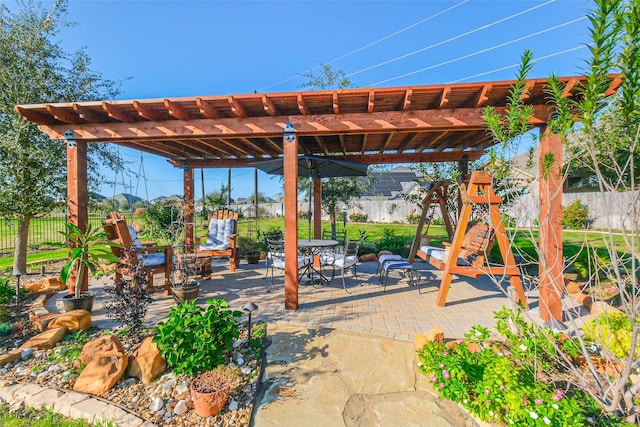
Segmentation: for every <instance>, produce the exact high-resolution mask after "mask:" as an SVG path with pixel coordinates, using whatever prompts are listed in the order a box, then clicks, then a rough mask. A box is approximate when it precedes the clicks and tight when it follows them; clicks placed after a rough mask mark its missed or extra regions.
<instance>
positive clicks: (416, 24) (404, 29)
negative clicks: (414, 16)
mask: <svg viewBox="0 0 640 427" xmlns="http://www.w3.org/2000/svg"><path fill="white" fill-rule="evenodd" d="M468 1H469V0H463V1H461V2H460V3H457V4H455V5H453V6H451V7H449V8H447V9H444V10H441V11H440V12H438V13H436V14H434V15H431V16H429V17H427V18H424V19H422V20H420V21H418V22H416V23H413V24H411V25H409V26H407V27H404V28H402V29H400V30H398V31H396V32H393V33H391V34H389V35H387V36H384V37H382V38H381V39H378V40H376V41H373V42H371V43H369V44H366V45H364V46H362V47H359V48H357V49H354V50H352V51H351V52H348V53H345V54H344V55H340V56H338V57H337V58H334V59H332V60H330V61H327V62H325V63H323V65H329V64H332V63H334V62H336V61H339V60H341V59H344V58H347V57H349V56H351V55H353V54H356V53H358V52H361V51H363V50H365V49H368V48H370V47H371V46H375V45H376V44H378V43H381V42H383V41H385V40H387V39H390V38H391V37H395V36H397V35H398V34H401V33H403V32H405V31H408V30H410V29H412V28H414V27H417V26H418V25H421V24H424V23H425V22H427V21H430V20H432V19H433V18H437V17H438V16H440V15H443V14H445V13H447V12H449V11H451V10H453V9H455V8H457V7H459V6H462V5H463V4H465V3H467V2H468ZM320 67H322V65H317V66H315V67H313V68H310V69H309V70H308V71H314V70H317V69H318V68H320ZM298 77H300V73H297V74H295V75H293V76H291V77H287V78H286V79H284V80H280V81H278V82H276V83H272V84H270V85H269V86H265V87H263V88H260V89H258V92H262V91H264V90H267V89H270V88H272V87H274V86H279V85H281V84H282V83H286V82H288V81H291V80H293V79H295V78H298Z"/></svg>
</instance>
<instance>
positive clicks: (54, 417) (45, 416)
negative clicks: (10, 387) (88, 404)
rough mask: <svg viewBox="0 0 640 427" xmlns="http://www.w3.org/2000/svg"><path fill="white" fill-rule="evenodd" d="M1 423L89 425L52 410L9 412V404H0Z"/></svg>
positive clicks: (45, 426)
mask: <svg viewBox="0 0 640 427" xmlns="http://www.w3.org/2000/svg"><path fill="white" fill-rule="evenodd" d="M0 414H1V415H0V425H1V426H3V427H54V426H55V427H88V426H91V424H89V423H88V422H87V421H86V420H82V419H78V420H74V419H71V418H65V417H63V416H62V415H60V414H56V413H54V412H52V411H51V410H48V409H44V410H35V409H30V408H27V409H19V410H18V411H16V412H14V413H9V405H7V404H6V403H3V404H0ZM94 425H96V426H103V427H108V426H113V425H114V424H113V423H99V424H94Z"/></svg>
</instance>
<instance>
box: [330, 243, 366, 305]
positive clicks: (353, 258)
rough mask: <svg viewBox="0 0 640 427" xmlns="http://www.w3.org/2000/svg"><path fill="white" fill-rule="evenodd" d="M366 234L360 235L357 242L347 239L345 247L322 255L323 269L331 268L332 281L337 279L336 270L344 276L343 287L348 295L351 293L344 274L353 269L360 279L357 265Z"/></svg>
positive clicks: (355, 275) (354, 274)
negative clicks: (359, 251)
mask: <svg viewBox="0 0 640 427" xmlns="http://www.w3.org/2000/svg"><path fill="white" fill-rule="evenodd" d="M364 237H365V233H364V232H362V233H360V237H359V238H358V239H357V240H354V241H350V240H349V239H347V241H346V242H345V244H344V246H338V247H336V248H334V250H332V251H331V250H328V251H325V252H323V253H321V254H320V265H321V266H323V267H331V268H332V272H331V280H333V278H334V277H335V274H336V269H338V270H340V274H341V276H342V287H343V289H344V290H345V292H346V293H350V292H349V290H347V284H346V282H345V279H344V272H345V270H347V269H349V268H353V277H354V279H356V280H357V279H358V273H357V271H356V265H357V264H358V250H360V245H361V244H362V241H363V240H364Z"/></svg>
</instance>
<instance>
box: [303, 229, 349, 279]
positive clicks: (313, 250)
mask: <svg viewBox="0 0 640 427" xmlns="http://www.w3.org/2000/svg"><path fill="white" fill-rule="evenodd" d="M339 244H340V242H338V241H337V240H326V239H298V250H300V251H303V252H306V253H307V254H308V255H311V256H313V262H310V263H309V264H307V265H305V266H304V268H303V269H302V271H301V272H300V278H301V279H300V283H301V284H303V285H310V284H322V282H323V281H324V282H328V281H329V279H327V277H326V276H325V275H324V274H322V271H320V270H319V269H318V268H316V267H320V253H321V252H322V251H324V250H326V249H330V248H335V247H336V246H338V245H339ZM314 275H315V276H317V278H314Z"/></svg>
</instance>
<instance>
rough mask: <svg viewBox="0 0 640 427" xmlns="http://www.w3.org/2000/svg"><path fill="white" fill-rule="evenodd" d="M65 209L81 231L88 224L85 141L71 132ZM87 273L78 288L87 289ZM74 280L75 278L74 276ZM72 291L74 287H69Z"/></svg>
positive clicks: (71, 221)
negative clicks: (78, 138) (77, 138)
mask: <svg viewBox="0 0 640 427" xmlns="http://www.w3.org/2000/svg"><path fill="white" fill-rule="evenodd" d="M65 138H66V140H67V211H68V221H69V223H71V224H73V225H75V226H77V227H78V228H80V230H82V231H87V227H88V225H89V213H88V210H87V206H88V203H89V200H88V197H89V196H88V194H87V143H86V142H85V141H76V140H75V139H73V132H71V133H69V134H68V135H67V132H65ZM88 279H89V275H88V274H85V275H84V276H83V277H82V283H81V286H80V290H82V291H87V290H89V280H88ZM74 281H75V278H74ZM69 291H70V292H71V293H73V292H74V291H75V290H74V289H69Z"/></svg>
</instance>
